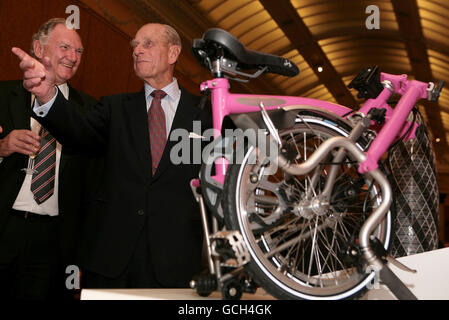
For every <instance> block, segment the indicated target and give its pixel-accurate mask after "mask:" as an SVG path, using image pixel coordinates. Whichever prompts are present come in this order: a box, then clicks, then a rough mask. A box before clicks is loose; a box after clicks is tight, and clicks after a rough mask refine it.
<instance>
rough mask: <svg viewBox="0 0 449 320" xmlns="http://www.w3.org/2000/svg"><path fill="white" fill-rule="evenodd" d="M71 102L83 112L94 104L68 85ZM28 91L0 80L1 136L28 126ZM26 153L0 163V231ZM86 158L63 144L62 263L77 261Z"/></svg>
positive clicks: (16, 189) (21, 176)
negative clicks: (72, 151) (75, 153)
mask: <svg viewBox="0 0 449 320" xmlns="http://www.w3.org/2000/svg"><path fill="white" fill-rule="evenodd" d="M69 99H70V101H71V105H72V106H73V107H74V108H76V109H77V110H79V111H81V112H86V111H87V110H88V109H89V108H91V107H92V106H93V105H95V104H96V100H95V99H93V98H92V97H90V96H88V95H86V94H84V93H82V92H79V91H77V90H75V89H73V88H71V87H69ZM30 103H31V95H30V93H29V92H27V91H26V90H25V89H24V88H23V86H22V81H3V82H0V125H1V126H2V127H3V133H2V134H0V139H3V138H4V137H6V135H8V133H9V132H11V131H12V130H15V129H28V130H29V129H30V116H31V108H30ZM27 161H28V157H27V156H25V155H22V154H18V153H15V154H12V155H11V156H9V157H6V158H4V159H3V161H2V162H1V163H0V232H1V231H2V229H3V227H4V226H5V224H6V222H7V219H8V217H9V210H10V209H11V208H12V205H13V204H14V201H15V199H16V197H17V195H18V193H19V191H20V188H21V186H22V183H23V180H24V178H25V173H24V172H23V171H21V169H22V168H25V167H26V166H27ZM87 161H88V159H87V158H86V157H85V156H80V155H74V154H72V153H71V152H70V150H68V149H67V148H66V147H65V146H63V147H62V153H61V160H60V167H59V190H58V192H59V193H58V194H59V199H58V201H59V214H60V221H59V222H60V228H59V231H60V247H61V256H62V259H63V261H62V263H64V265H67V264H77V263H78V261H77V259H76V250H77V246H78V244H77V243H78V240H77V239H76V238H77V237H79V233H80V222H81V218H82V214H83V212H84V209H82V203H83V202H84V201H83V199H84V194H85V193H84V191H85V189H86V186H85V183H86V180H85V179H84V172H85V167H86V164H87Z"/></svg>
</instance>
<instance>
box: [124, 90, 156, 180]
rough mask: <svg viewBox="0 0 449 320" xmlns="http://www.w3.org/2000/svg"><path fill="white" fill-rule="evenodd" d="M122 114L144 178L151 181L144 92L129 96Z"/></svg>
mask: <svg viewBox="0 0 449 320" xmlns="http://www.w3.org/2000/svg"><path fill="white" fill-rule="evenodd" d="M124 112H125V114H126V116H127V118H128V128H129V131H130V135H131V137H130V138H131V139H130V141H131V142H132V143H134V148H135V149H136V152H137V156H138V158H139V159H140V163H141V166H142V169H143V172H144V174H145V176H146V178H147V179H151V151H150V136H149V133H148V120H147V108H146V101H145V93H144V91H141V92H139V93H137V94H133V95H130V99H129V100H126V101H125V102H124Z"/></svg>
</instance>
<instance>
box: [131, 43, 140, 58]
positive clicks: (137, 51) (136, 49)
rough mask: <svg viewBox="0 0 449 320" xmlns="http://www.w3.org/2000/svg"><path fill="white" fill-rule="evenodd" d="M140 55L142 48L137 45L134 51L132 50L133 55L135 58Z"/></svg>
mask: <svg viewBox="0 0 449 320" xmlns="http://www.w3.org/2000/svg"><path fill="white" fill-rule="evenodd" d="M141 53H142V46H141V45H140V44H138V45H137V46H136V47H135V48H134V50H133V55H134V56H135V57H137V56H139V55H140V54H141Z"/></svg>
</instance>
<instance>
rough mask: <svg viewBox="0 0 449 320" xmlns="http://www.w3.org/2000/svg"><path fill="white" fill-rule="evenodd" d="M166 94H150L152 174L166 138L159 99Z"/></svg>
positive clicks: (163, 117) (149, 117) (149, 126)
mask: <svg viewBox="0 0 449 320" xmlns="http://www.w3.org/2000/svg"><path fill="white" fill-rule="evenodd" d="M166 95H167V94H166V93H165V92H164V91H162V90H155V91H153V92H152V93H151V96H152V97H153V101H151V106H150V110H149V111H148V128H149V132H150V146H151V163H152V173H153V175H154V173H155V172H156V169H157V167H158V166H159V162H160V161H161V157H162V153H163V152H164V147H165V142H166V140H167V138H166V135H167V134H166V131H165V113H164V110H163V109H162V105H161V99H162V98H164V97H165V96H166Z"/></svg>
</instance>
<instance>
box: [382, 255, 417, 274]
mask: <svg viewBox="0 0 449 320" xmlns="http://www.w3.org/2000/svg"><path fill="white" fill-rule="evenodd" d="M387 261H388V262H389V263H391V264H393V265H395V266H396V267H398V268H399V269H401V270H403V271H407V272H410V273H417V272H418V271H417V270H415V269H412V268H409V267H407V266H406V265H405V264H403V263H402V262H399V261H398V260H396V259H395V258H394V257H393V256H392V255H390V254H388V255H387Z"/></svg>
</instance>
